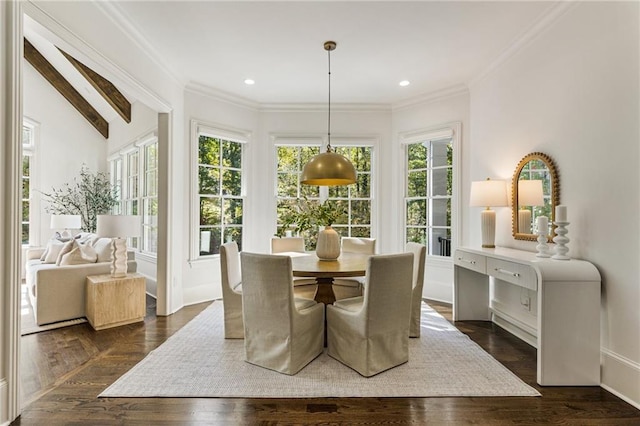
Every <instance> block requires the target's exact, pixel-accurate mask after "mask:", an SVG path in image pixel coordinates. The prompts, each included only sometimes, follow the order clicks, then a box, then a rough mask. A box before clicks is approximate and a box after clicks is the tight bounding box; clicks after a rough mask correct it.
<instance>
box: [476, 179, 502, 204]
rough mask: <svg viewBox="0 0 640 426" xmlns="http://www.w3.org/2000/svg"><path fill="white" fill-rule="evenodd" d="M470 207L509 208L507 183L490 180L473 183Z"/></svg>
mask: <svg viewBox="0 0 640 426" xmlns="http://www.w3.org/2000/svg"><path fill="white" fill-rule="evenodd" d="M469 205H470V206H472V207H476V206H482V207H505V206H507V205H508V200H507V183H506V182H505V181H503V180H490V179H487V180H482V181H476V182H471V197H470V200H469Z"/></svg>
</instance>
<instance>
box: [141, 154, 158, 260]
mask: <svg viewBox="0 0 640 426" xmlns="http://www.w3.org/2000/svg"><path fill="white" fill-rule="evenodd" d="M143 153H144V166H143V168H142V170H143V177H142V179H143V182H144V186H143V188H144V190H143V193H142V247H141V250H142V251H143V252H149V253H157V252H158V143H157V142H156V143H151V144H148V145H145V146H144V151H143Z"/></svg>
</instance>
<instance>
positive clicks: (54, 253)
mask: <svg viewBox="0 0 640 426" xmlns="http://www.w3.org/2000/svg"><path fill="white" fill-rule="evenodd" d="M64 245H65V243H63V242H60V241H58V240H55V239H54V240H50V241H49V242H48V243H47V248H46V249H45V253H44V255H43V257H44V259H42V258H41V260H42V262H43V263H56V260H58V255H59V254H60V250H62V247H63V246H64Z"/></svg>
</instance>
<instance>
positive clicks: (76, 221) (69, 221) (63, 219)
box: [49, 214, 82, 238]
mask: <svg viewBox="0 0 640 426" xmlns="http://www.w3.org/2000/svg"><path fill="white" fill-rule="evenodd" d="M81 226H82V222H81V219H80V215H79V214H57V215H53V216H51V224H50V225H49V227H50V228H51V229H54V230H55V229H62V230H63V231H62V232H61V233H60V236H61V237H62V238H72V237H73V235H71V232H70V231H69V229H80V227H81Z"/></svg>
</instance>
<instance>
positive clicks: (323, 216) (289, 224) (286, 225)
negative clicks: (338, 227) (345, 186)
mask: <svg viewBox="0 0 640 426" xmlns="http://www.w3.org/2000/svg"><path fill="white" fill-rule="evenodd" d="M343 213H344V211H343V209H341V208H340V207H338V205H337V204H336V203H335V202H332V201H325V202H322V203H321V202H320V201H318V200H312V201H310V200H308V199H307V198H306V197H305V198H303V199H298V200H296V204H295V205H294V206H293V208H291V209H289V210H287V211H286V212H285V214H284V215H282V217H281V223H282V226H281V227H279V228H278V232H277V233H276V235H277V236H278V237H283V236H284V235H285V234H286V231H290V230H295V231H296V232H297V233H299V234H304V233H307V231H311V232H313V231H314V230H316V229H318V228H319V227H324V229H322V230H319V231H318V234H317V236H318V239H317V243H316V254H317V255H318V257H319V258H320V259H322V260H335V259H337V258H338V256H340V235H339V234H338V233H337V232H336V231H335V229H333V228H331V225H333V224H334V223H335V222H336V220H338V218H340V216H341V215H342V214H343Z"/></svg>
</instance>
